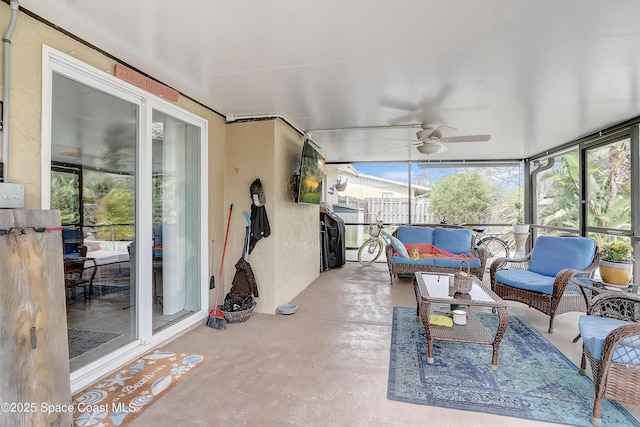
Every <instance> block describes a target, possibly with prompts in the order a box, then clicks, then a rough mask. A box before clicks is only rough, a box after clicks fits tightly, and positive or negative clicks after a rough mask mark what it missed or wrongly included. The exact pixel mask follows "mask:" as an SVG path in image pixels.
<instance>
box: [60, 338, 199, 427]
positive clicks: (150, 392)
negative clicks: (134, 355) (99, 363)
mask: <svg viewBox="0 0 640 427" xmlns="http://www.w3.org/2000/svg"><path fill="white" fill-rule="evenodd" d="M209 359H210V356H208V355H202V354H192V353H185V352H180V351H173V350H164V349H160V350H154V351H153V352H151V353H148V354H146V355H144V356H142V357H141V358H139V359H138V360H137V361H135V362H133V363H132V364H131V365H129V366H126V367H124V368H123V369H121V370H119V371H117V372H114V373H112V374H110V375H107V376H106V377H105V378H102V379H101V380H99V381H97V382H95V383H94V384H92V385H90V386H89V387H87V388H86V389H84V390H83V391H81V392H79V393H77V394H76V395H74V396H73V406H74V408H75V413H74V415H73V425H74V426H99V427H107V426H116V427H120V426H125V425H126V424H129V422H131V421H132V420H133V419H134V418H135V417H136V416H137V415H139V414H140V413H141V412H142V411H144V410H145V409H146V408H147V407H148V406H149V405H151V404H152V403H153V402H155V401H156V400H158V398H160V396H162V395H163V394H164V393H166V392H167V391H169V390H170V389H171V388H172V387H174V386H175V385H176V384H178V383H179V382H180V381H182V380H183V379H185V378H186V377H187V376H188V375H190V374H191V373H192V372H193V371H194V370H195V369H196V368H198V367H199V366H202V365H203V364H204V363H205V362H207V361H208V360H209Z"/></svg>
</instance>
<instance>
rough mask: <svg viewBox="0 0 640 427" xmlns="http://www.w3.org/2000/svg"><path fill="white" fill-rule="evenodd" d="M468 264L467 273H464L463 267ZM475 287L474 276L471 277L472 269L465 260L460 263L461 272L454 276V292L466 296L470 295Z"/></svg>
mask: <svg viewBox="0 0 640 427" xmlns="http://www.w3.org/2000/svg"><path fill="white" fill-rule="evenodd" d="M464 263H466V264H467V271H466V272H465V271H463V269H462V265H463V264H464ZM472 287H473V276H472V275H471V268H470V267H469V262H468V261H466V260H464V261H462V262H461V263H460V271H458V272H457V273H455V274H454V275H453V290H454V291H456V292H458V293H461V294H466V293H469V291H470V290H471V288H472Z"/></svg>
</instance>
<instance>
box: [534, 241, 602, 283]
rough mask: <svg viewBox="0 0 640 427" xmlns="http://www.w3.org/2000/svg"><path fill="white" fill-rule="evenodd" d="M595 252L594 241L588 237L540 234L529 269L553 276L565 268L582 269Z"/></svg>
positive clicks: (588, 263) (589, 262)
mask: <svg viewBox="0 0 640 427" xmlns="http://www.w3.org/2000/svg"><path fill="white" fill-rule="evenodd" d="M595 252H596V242H595V240H593V239H591V238H589V237H558V236H540V237H538V238H537V239H536V242H535V244H534V245H533V251H532V252H531V260H530V261H529V271H533V272H535V273H538V274H543V275H545V276H555V275H556V274H558V272H559V271H560V270H562V269H565V268H572V269H574V270H584V269H585V268H587V267H589V265H590V264H591V261H593V256H594V255H595Z"/></svg>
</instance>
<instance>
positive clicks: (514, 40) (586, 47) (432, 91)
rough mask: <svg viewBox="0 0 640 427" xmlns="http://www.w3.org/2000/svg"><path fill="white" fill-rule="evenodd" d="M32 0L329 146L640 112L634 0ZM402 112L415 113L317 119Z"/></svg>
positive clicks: (222, 103) (516, 145)
mask: <svg viewBox="0 0 640 427" xmlns="http://www.w3.org/2000/svg"><path fill="white" fill-rule="evenodd" d="M20 5H21V7H22V8H25V9H27V10H29V11H31V12H33V13H34V14H36V15H39V16H41V17H42V18H44V19H45V20H48V21H51V22H52V23H54V24H56V25H58V26H59V27H61V28H63V29H64V30H66V31H68V32H70V33H73V34H75V35H76V36H78V37H79V38H81V39H83V40H85V41H87V42H89V43H91V44H93V45H95V46H96V47H98V48H100V49H102V50H104V51H106V52H108V53H110V54H111V55H113V56H115V57H117V58H118V59H120V60H122V61H123V62H125V63H127V64H129V65H130V66H132V67H134V68H137V69H139V70H141V71H142V72H144V73H146V74H148V75H150V76H152V77H154V78H156V79H157V80H159V81H161V82H163V83H165V84H167V85H169V86H171V87H173V88H175V89H177V90H179V91H180V92H181V93H183V94H185V95H188V96H189V97H191V98H193V99H195V100H197V101H199V102H201V103H202V104H204V105H206V106H208V107H210V108H212V109H213V110H215V111H217V112H219V113H221V114H223V115H225V116H238V117H244V116H253V115H272V114H277V115H282V116H285V117H286V118H287V119H288V120H289V121H290V122H291V123H293V124H294V125H295V126H297V127H298V128H299V129H301V130H303V131H311V130H314V131H313V132H310V136H311V137H312V139H313V140H314V141H315V142H316V143H317V144H318V145H319V146H320V147H321V151H322V153H323V154H324V155H325V157H326V158H327V161H330V162H333V161H350V162H356V161H390V160H415V161H419V160H426V159H427V156H426V155H424V154H420V153H419V152H418V151H417V150H416V149H415V148H414V147H409V144H410V141H411V140H415V139H416V137H415V132H416V131H417V130H419V126H418V125H419V124H420V123H422V122H423V121H426V122H437V123H440V124H446V125H450V126H453V127H456V128H457V131H456V132H455V133H454V134H453V135H454V136H456V135H468V134H491V136H492V138H491V140H490V141H488V142H471V143H455V144H454V143H450V144H448V148H449V150H448V151H446V152H445V153H441V154H435V155H431V156H430V157H429V158H430V159H431V160H436V159H442V160H455V159H468V160H471V159H482V160H492V159H514V158H522V157H527V156H531V155H534V154H537V153H540V152H543V151H545V150H547V149H550V148H553V147H555V146H558V145H560V144H563V143H565V142H568V141H571V140H573V139H576V138H577V137H579V136H582V135H585V134H589V133H592V132H595V131H598V130H600V129H602V128H605V127H607V126H610V125H612V124H615V123H617V122H620V121H624V120H627V119H629V118H632V117H635V116H638V115H640V2H639V1H637V0H619V1H615V2H613V1H610V0H602V1H584V0H564V1H558V0H538V1H530V0H483V1H469V0H395V1H394V2H383V1H378V2H374V1H371V0H349V1H344V0H341V1H338V0H323V1H303V0H270V1H264V0H236V1H212V0H182V1H175V0H174V1H168V0H136V1H131V0H110V1H104V0H82V1H78V0H48V1H41V0H21V1H20ZM18 25H20V22H19V21H18ZM392 125H393V126H395V125H416V126H418V127H417V128H412V127H400V128H396V129H370V130H357V131H354V130H345V131H319V130H318V129H337V128H354V127H379V126H382V127H385V126H392ZM404 146H406V148H400V149H395V150H391V151H388V150H389V149H391V148H395V147H404Z"/></svg>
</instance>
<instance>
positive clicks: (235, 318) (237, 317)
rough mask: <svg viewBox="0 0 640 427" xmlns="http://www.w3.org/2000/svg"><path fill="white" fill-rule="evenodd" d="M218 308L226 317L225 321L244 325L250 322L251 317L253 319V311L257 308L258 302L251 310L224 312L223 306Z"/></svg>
mask: <svg viewBox="0 0 640 427" xmlns="http://www.w3.org/2000/svg"><path fill="white" fill-rule="evenodd" d="M218 308H219V309H220V311H221V312H222V314H223V315H224V320H226V321H227V323H242V322H246V321H247V320H249V317H251V313H253V309H254V308H256V302H255V301H254V302H253V305H252V306H251V308H248V309H246V310H239V311H224V310H222V306H221V305H219V306H218Z"/></svg>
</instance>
